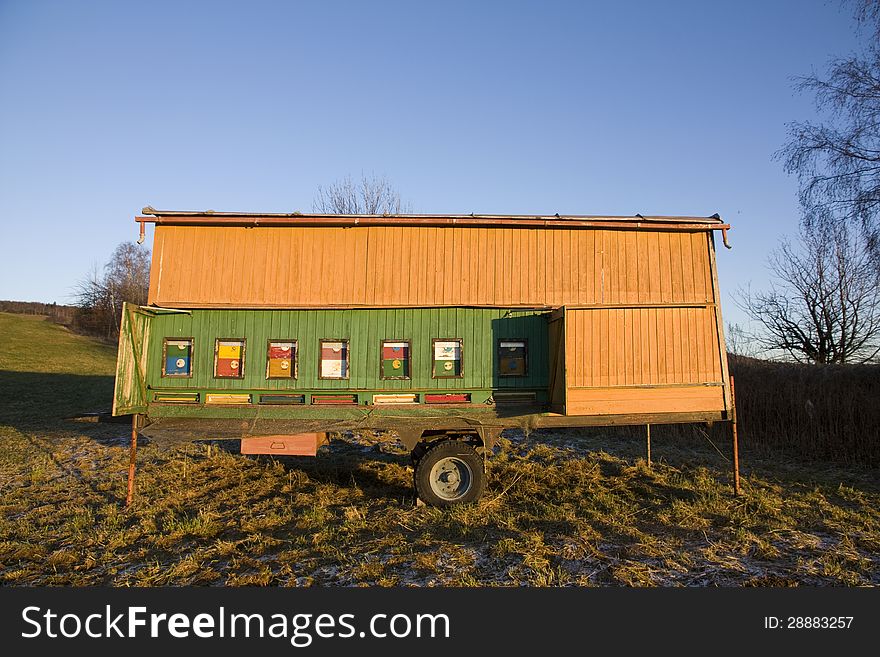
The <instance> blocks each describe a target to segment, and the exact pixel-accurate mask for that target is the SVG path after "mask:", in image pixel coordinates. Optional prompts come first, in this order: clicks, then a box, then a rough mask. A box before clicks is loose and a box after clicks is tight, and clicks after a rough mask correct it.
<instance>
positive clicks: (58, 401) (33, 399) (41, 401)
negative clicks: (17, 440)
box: [0, 370, 113, 432]
mask: <svg viewBox="0 0 880 657" xmlns="http://www.w3.org/2000/svg"><path fill="white" fill-rule="evenodd" d="M0 400H2V402H0V425H5V426H9V427H13V428H15V429H18V430H20V431H28V432H39V431H51V430H58V429H70V428H71V423H70V422H68V421H65V419H64V418H66V417H71V416H73V415H77V414H81V413H90V412H98V411H109V410H110V408H111V407H112V405H113V377H112V376H97V375H79V374H51V373H46V372H12V371H9V370H0Z"/></svg>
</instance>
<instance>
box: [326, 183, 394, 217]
mask: <svg viewBox="0 0 880 657" xmlns="http://www.w3.org/2000/svg"><path fill="white" fill-rule="evenodd" d="M313 207H314V210H315V211H316V212H321V213H325V214H401V213H405V212H409V211H410V210H409V206H408V205H406V204H404V203H402V202H401V200H400V194H399V193H398V192H397V190H396V189H394V187H393V186H392V185H391V183H389V182H388V180H387V179H386V178H382V177H377V176H376V175H375V174H373V175H371V176H369V177H367V176H366V175H361V179H360V181H358V182H355V181H353V180H352V179H351V176H346V177H345V178H343V179H342V180H338V181H336V182H335V183H332V184H331V185H330V186H329V187H327V188H326V189H324V188H323V187H320V186H319V187H318V194H317V196H316V197H315V202H314V203H313Z"/></svg>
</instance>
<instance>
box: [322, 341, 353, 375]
mask: <svg viewBox="0 0 880 657" xmlns="http://www.w3.org/2000/svg"><path fill="white" fill-rule="evenodd" d="M320 378H322V379H347V378H348V342H347V341H345V340H322V341H321V369H320Z"/></svg>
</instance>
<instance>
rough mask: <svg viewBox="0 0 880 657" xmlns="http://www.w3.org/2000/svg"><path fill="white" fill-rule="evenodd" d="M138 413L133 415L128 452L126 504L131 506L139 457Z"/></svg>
mask: <svg viewBox="0 0 880 657" xmlns="http://www.w3.org/2000/svg"><path fill="white" fill-rule="evenodd" d="M138 417H139V416H138V414H137V413H135V414H134V415H132V416H131V448H130V449H129V452H128V494H127V495H126V496H125V506H126V507H128V506H131V501H132V498H134V473H135V464H136V458H137V444H138V443H137V441H138V434H137V430H138Z"/></svg>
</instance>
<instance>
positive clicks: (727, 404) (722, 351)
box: [706, 231, 733, 412]
mask: <svg viewBox="0 0 880 657" xmlns="http://www.w3.org/2000/svg"><path fill="white" fill-rule="evenodd" d="M706 245H707V248H708V250H709V254H708V257H709V269H710V272H711V276H712V301H713V302H714V303H715V305H714V310H715V327H716V330H715V339H716V340H717V341H718V345H717V351H716V353H717V354H718V362H719V363H720V366H721V380H722V381H723V382H724V383H723V385H724V408H725V409H727V410H728V412H730V411H731V410H732V408H733V405H732V403H731V399H730V373H729V372H728V369H727V347H726V344H725V342H724V323H723V320H722V319H721V299H720V295H719V293H718V268H717V266H716V264H715V236H714V234H713V233H712V232H711V231H708V232H707V233H706Z"/></svg>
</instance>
